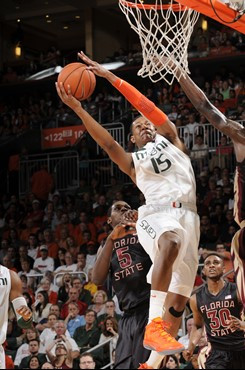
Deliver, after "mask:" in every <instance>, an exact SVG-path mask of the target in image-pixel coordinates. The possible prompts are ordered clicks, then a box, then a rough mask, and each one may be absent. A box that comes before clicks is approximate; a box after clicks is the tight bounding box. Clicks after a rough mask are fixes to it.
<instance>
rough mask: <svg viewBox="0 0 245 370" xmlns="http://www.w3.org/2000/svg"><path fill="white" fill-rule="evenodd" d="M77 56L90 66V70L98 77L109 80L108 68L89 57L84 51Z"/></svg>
mask: <svg viewBox="0 0 245 370" xmlns="http://www.w3.org/2000/svg"><path fill="white" fill-rule="evenodd" d="M77 55H78V56H79V58H80V59H81V60H82V61H83V62H84V63H86V64H87V65H88V69H90V70H91V71H93V72H94V73H95V74H96V75H97V76H99V77H104V78H107V75H108V70H107V69H106V68H104V67H102V65H100V64H99V63H97V62H95V61H93V60H92V59H90V58H89V57H87V56H86V55H85V54H84V52H83V51H80V52H79V53H78V54H77Z"/></svg>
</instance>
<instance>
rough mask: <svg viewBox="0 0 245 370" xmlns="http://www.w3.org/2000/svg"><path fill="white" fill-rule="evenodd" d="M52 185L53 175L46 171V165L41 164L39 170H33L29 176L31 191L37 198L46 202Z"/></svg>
mask: <svg viewBox="0 0 245 370" xmlns="http://www.w3.org/2000/svg"><path fill="white" fill-rule="evenodd" d="M53 186H54V180H53V176H52V175H51V174H50V173H49V172H48V169H47V166H46V165H45V164H43V165H42V166H41V168H40V170H38V171H36V172H34V174H33V175H32V177H31V191H32V193H33V194H34V195H35V197H36V198H37V199H39V200H40V201H42V202H46V201H47V200H48V196H49V193H50V192H51V190H52V189H53Z"/></svg>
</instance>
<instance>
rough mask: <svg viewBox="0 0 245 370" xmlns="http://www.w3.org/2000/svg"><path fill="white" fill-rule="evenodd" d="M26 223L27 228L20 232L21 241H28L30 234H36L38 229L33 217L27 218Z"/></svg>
mask: <svg viewBox="0 0 245 370" xmlns="http://www.w3.org/2000/svg"><path fill="white" fill-rule="evenodd" d="M25 224H26V228H25V229H24V230H22V231H21V233H20V240H21V241H28V239H29V236H30V234H35V233H36V232H37V230H38V226H35V225H34V220H33V218H27V219H26V221H25Z"/></svg>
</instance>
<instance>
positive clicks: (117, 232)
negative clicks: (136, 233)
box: [109, 223, 126, 240]
mask: <svg viewBox="0 0 245 370" xmlns="http://www.w3.org/2000/svg"><path fill="white" fill-rule="evenodd" d="M125 226H126V225H123V224H121V223H120V224H118V225H117V226H115V227H114V229H113V230H112V232H111V233H110V235H109V237H110V239H111V240H115V239H118V238H122V237H123V236H124V235H125Z"/></svg>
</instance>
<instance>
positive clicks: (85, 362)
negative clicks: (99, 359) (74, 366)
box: [79, 352, 96, 369]
mask: <svg viewBox="0 0 245 370" xmlns="http://www.w3.org/2000/svg"><path fill="white" fill-rule="evenodd" d="M95 365H96V363H95V361H94V357H93V355H92V353H89V352H84V353H83V354H81V356H80V359H79V369H95Z"/></svg>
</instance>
